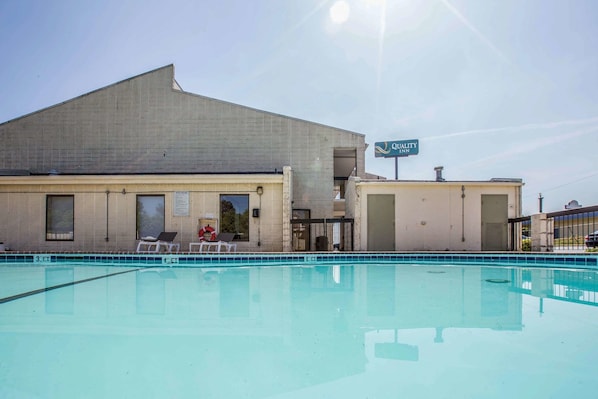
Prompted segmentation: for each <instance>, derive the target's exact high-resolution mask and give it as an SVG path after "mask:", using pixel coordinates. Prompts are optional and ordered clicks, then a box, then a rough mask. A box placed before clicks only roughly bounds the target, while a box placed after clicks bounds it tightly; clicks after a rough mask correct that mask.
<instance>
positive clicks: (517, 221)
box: [509, 216, 532, 251]
mask: <svg viewBox="0 0 598 399" xmlns="http://www.w3.org/2000/svg"><path fill="white" fill-rule="evenodd" d="M531 220H532V217H531V216H522V217H519V218H513V219H509V247H510V248H511V251H516V250H522V251H530V250H531V238H530V237H531V235H530V226H531Z"/></svg>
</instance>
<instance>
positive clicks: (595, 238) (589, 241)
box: [585, 230, 598, 248]
mask: <svg viewBox="0 0 598 399" xmlns="http://www.w3.org/2000/svg"><path fill="white" fill-rule="evenodd" d="M585 239H586V247H588V248H593V247H598V230H596V231H595V232H593V233H591V234H588V235H587V236H585Z"/></svg>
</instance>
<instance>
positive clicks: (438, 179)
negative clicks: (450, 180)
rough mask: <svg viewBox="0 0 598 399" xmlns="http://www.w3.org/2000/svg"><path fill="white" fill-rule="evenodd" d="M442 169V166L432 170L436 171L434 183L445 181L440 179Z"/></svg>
mask: <svg viewBox="0 0 598 399" xmlns="http://www.w3.org/2000/svg"><path fill="white" fill-rule="evenodd" d="M443 169H444V166H437V167H435V168H434V170H435V171H436V181H445V180H444V178H443V177H442V170H443Z"/></svg>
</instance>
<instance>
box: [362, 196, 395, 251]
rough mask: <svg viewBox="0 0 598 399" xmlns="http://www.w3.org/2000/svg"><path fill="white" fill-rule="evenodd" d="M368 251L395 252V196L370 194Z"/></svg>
mask: <svg viewBox="0 0 598 399" xmlns="http://www.w3.org/2000/svg"><path fill="white" fill-rule="evenodd" d="M367 198H368V205H367V209H368V210H367V213H368V225H367V230H368V251H394V250H395V196H394V194H368V197H367Z"/></svg>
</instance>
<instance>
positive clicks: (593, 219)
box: [509, 206, 598, 251]
mask: <svg viewBox="0 0 598 399" xmlns="http://www.w3.org/2000/svg"><path fill="white" fill-rule="evenodd" d="M546 217H547V218H548V219H550V224H551V225H552V226H553V234H552V235H548V240H549V242H547V245H548V247H550V248H553V250H554V251H584V250H585V249H587V245H586V240H585V237H586V236H588V235H589V234H591V233H593V232H595V231H596V230H598V206H588V207H583V208H577V209H567V210H564V211H558V212H550V213H547V214H546ZM531 240H532V234H531V216H523V217H519V218H513V219H509V241H510V248H511V250H512V251H515V250H517V249H519V248H521V249H522V250H524V251H529V250H531Z"/></svg>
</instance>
